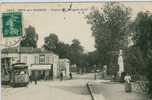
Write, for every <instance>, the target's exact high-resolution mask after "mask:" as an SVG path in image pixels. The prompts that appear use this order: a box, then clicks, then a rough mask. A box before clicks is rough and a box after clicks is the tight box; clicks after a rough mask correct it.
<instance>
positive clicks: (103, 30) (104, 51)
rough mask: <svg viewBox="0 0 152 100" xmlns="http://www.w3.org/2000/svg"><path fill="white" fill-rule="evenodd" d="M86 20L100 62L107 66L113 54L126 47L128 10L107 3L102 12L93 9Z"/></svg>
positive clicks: (122, 6)
mask: <svg viewBox="0 0 152 100" xmlns="http://www.w3.org/2000/svg"><path fill="white" fill-rule="evenodd" d="M87 19H88V23H89V24H91V25H92V26H91V30H92V32H93V34H92V35H93V36H94V37H95V47H96V48H97V51H98V53H99V55H100V61H101V62H102V64H107V65H108V64H109V63H110V61H111V58H112V56H113V52H114V51H116V52H118V51H119V49H120V48H124V47H126V46H127V36H128V34H129V24H130V22H129V19H130V9H129V8H127V7H125V6H124V5H121V4H118V3H107V4H106V5H105V6H104V8H103V10H97V9H94V10H93V11H92V12H91V13H90V14H89V15H88V16H87Z"/></svg>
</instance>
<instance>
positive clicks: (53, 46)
mask: <svg viewBox="0 0 152 100" xmlns="http://www.w3.org/2000/svg"><path fill="white" fill-rule="evenodd" d="M58 42H59V39H58V36H57V35H56V34H53V33H51V34H49V36H47V37H45V38H44V45H43V47H44V48H45V49H46V50H50V51H53V52H55V53H56V50H57V45H58Z"/></svg>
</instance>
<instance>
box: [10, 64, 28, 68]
mask: <svg viewBox="0 0 152 100" xmlns="http://www.w3.org/2000/svg"><path fill="white" fill-rule="evenodd" d="M13 68H28V66H27V65H26V64H25V63H15V64H13Z"/></svg>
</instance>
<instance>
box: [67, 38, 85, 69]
mask: <svg viewBox="0 0 152 100" xmlns="http://www.w3.org/2000/svg"><path fill="white" fill-rule="evenodd" d="M69 52H70V60H71V63H72V64H76V65H77V66H78V67H82V63H81V60H82V59H81V58H82V55H83V47H82V46H81V44H80V42H79V40H78V39H73V40H72V44H71V45H70V51H69Z"/></svg>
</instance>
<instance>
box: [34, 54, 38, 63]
mask: <svg viewBox="0 0 152 100" xmlns="http://www.w3.org/2000/svg"><path fill="white" fill-rule="evenodd" d="M34 63H35V64H38V63H39V61H38V56H35V57H34Z"/></svg>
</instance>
